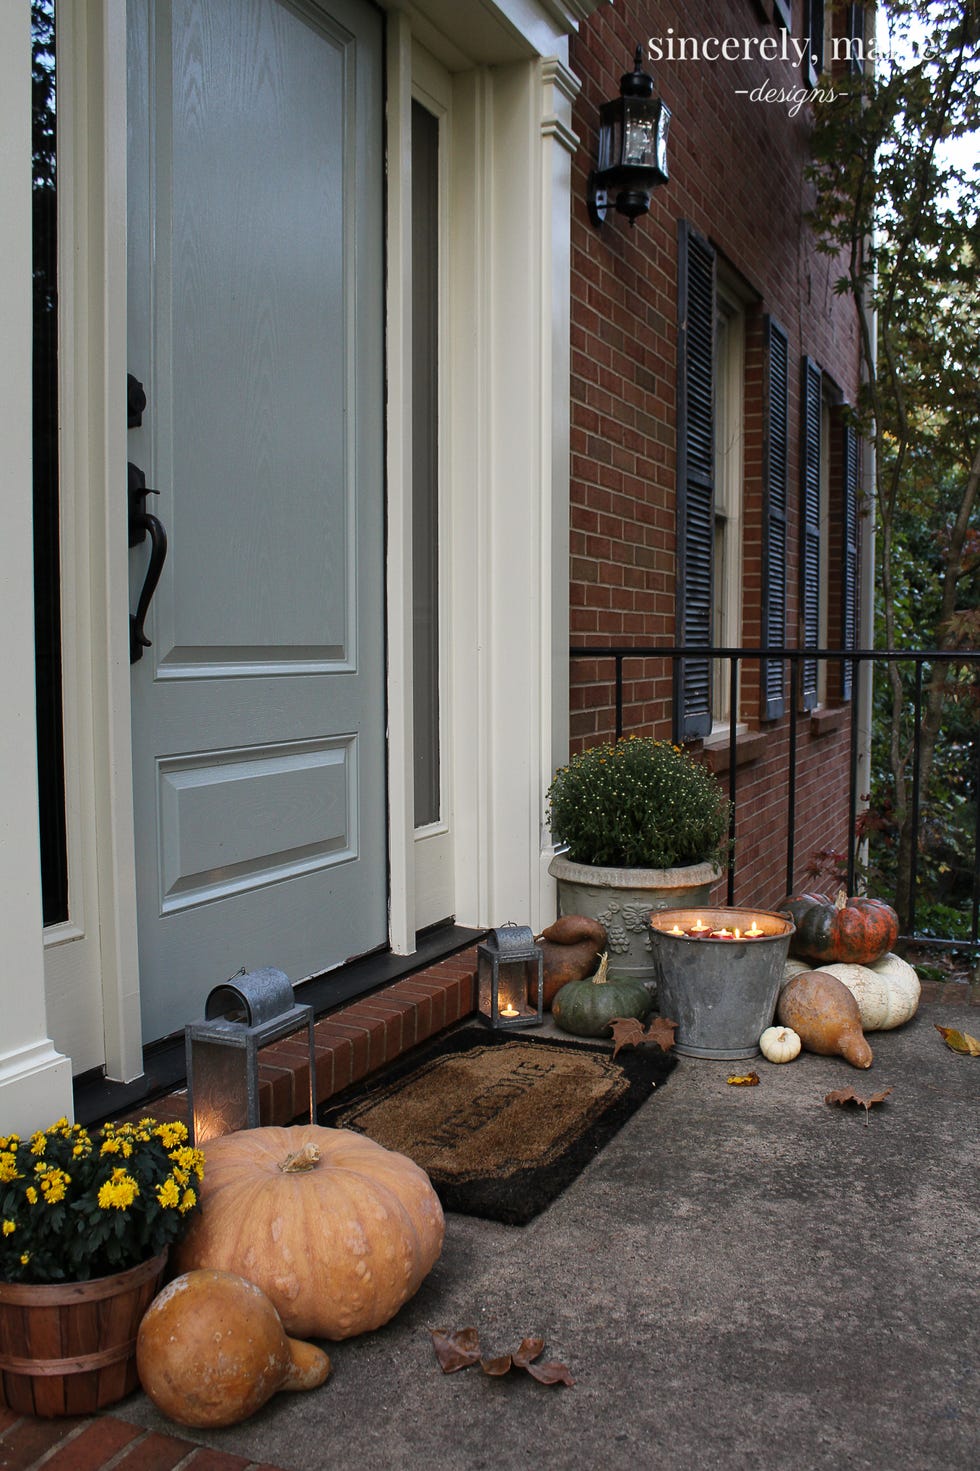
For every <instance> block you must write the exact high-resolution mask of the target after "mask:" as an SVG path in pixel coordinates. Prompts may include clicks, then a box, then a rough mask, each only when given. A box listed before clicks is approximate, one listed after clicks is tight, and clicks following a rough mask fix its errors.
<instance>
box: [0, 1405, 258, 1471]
mask: <svg viewBox="0 0 980 1471" xmlns="http://www.w3.org/2000/svg"><path fill="white" fill-rule="evenodd" d="M0 1466H3V1467H10V1468H12V1471H13V1468H16V1471H41V1468H42V1467H43V1471H102V1468H105V1471H109V1468H111V1471H178V1468H179V1471H279V1468H278V1467H275V1466H273V1465H272V1464H271V1463H270V1462H268V1461H263V1462H261V1463H260V1462H258V1461H249V1460H247V1459H246V1458H245V1457H243V1456H235V1455H231V1454H229V1453H228V1452H227V1451H217V1450H212V1449H210V1448H209V1447H207V1446H196V1445H195V1444H194V1442H193V1441H190V1440H183V1439H181V1438H180V1437H179V1436H175V1435H161V1434H160V1433H159V1432H158V1431H155V1430H144V1429H143V1428H142V1427H141V1426H139V1425H129V1424H128V1423H127V1422H126V1421H125V1420H117V1419H116V1418H115V1417H114V1416H112V1415H99V1416H97V1417H95V1418H84V1419H82V1418H79V1419H70V1418H69V1419H64V1420H35V1419H34V1418H33V1417H32V1416H30V1415H16V1414H14V1413H13V1411H11V1410H6V1409H3V1408H0Z"/></svg>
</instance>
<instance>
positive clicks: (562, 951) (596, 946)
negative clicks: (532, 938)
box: [527, 914, 606, 1011]
mask: <svg viewBox="0 0 980 1471" xmlns="http://www.w3.org/2000/svg"><path fill="white" fill-rule="evenodd" d="M605 943H606V931H605V927H604V926H603V925H601V924H600V923H599V921H598V920H597V919H590V918H589V917H588V915H585V914H563V915H562V916H561V918H560V919H556V920H555V922H554V924H551V925H549V926H548V928H547V929H546V930H542V931H541V935H540V938H539V940H538V944H539V945H540V947H541V954H542V957H543V959H544V984H543V992H542V994H543V997H544V1008H545V1010H546V1011H549V1010H550V1009H551V1003H552V1002H553V1001H554V999H555V997H556V996H557V995H558V992H559V991H560V990H561V989H562V987H563V986H567V985H568V983H569V982H570V981H581V980H584V979H585V977H586V976H590V975H591V974H592V972H593V971H594V970H595V967H596V960H597V958H598V956H599V953H600V952H601V950H602V949H603V947H604V946H605ZM527 995H528V1000H529V1001H530V1002H531V1003H532V1005H534V1006H536V1005H537V1004H538V994H537V976H536V975H535V976H534V977H532V978H529V980H528V992H527Z"/></svg>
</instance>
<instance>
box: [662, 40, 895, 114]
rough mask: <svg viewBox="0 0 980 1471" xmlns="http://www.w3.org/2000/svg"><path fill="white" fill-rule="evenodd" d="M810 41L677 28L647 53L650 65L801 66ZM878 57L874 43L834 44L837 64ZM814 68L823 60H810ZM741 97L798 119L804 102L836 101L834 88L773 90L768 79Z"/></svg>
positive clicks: (739, 91) (741, 91) (741, 89)
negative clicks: (700, 32)
mask: <svg viewBox="0 0 980 1471" xmlns="http://www.w3.org/2000/svg"><path fill="white" fill-rule="evenodd" d="M808 45H809V42H808V41H805V40H800V39H799V38H798V37H797V36H791V35H790V34H789V32H788V31H785V30H781V31H780V32H779V35H778V36H771V35H770V36H677V35H675V34H674V27H673V26H668V27H667V33H666V35H664V36H651V37H650V39H649V40H648V41H647V51H648V53H649V56H650V60H651V61H707V62H715V61H755V60H759V61H789V62H793V63H794V64H795V65H797V66H802V64H803V61H804V59H805V57H806V53H807V46H808ZM874 55H875V46H874V42H873V41H867V42H865V41H863V40H861V39H860V37H848V36H835V37H834V38H833V40H832V42H831V59H832V61H834V62H847V61H855V62H859V63H861V62H864V61H865V60H866V59H872V58H873V57H874ZM811 61H812V62H813V65H814V66H819V65H820V58H819V57H817V56H811ZM735 94H736V96H738V97H748V99H749V101H750V102H776V103H780V104H782V105H783V106H785V107H787V108H788V109H789V115H790V117H795V116H796V114H797V113H798V112H799V110H800V108H801V107H802V106H803V104H804V103H805V102H818V101H819V102H833V101H834V98H835V97H836V95H837V94H836V93H835V92H834V90H833V88H832V87H786V86H774V85H772V84H771V83H770V81H769V78H768V77H766V79H765V81H764V82H760V84H759V85H758V86H757V87H753V88H751V90H750V89H749V88H748V87H736V88H735Z"/></svg>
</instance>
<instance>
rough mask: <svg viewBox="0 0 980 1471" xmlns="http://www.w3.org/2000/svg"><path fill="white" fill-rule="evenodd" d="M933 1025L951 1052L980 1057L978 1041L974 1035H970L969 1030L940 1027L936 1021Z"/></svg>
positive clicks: (979, 1043)
mask: <svg viewBox="0 0 980 1471" xmlns="http://www.w3.org/2000/svg"><path fill="white" fill-rule="evenodd" d="M933 1026H934V1027H935V1028H936V1031H937V1032H938V1033H939V1035H940V1037H942V1039H943V1041H944V1042H945V1043H946V1046H947V1047H949V1048H951V1049H952V1051H953V1052H964V1053H966V1055H967V1056H968V1057H980V1042H978V1041H977V1039H976V1037H971V1036H970V1034H969V1032H958V1031H957V1030H956V1028H955V1027H941V1026H940V1025H939V1023H938V1022H934V1023H933Z"/></svg>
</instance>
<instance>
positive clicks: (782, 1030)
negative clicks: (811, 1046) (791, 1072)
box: [759, 1027, 803, 1062]
mask: <svg viewBox="0 0 980 1471" xmlns="http://www.w3.org/2000/svg"><path fill="white" fill-rule="evenodd" d="M802 1045H803V1044H802V1042H801V1041H800V1038H799V1036H798V1034H797V1033H796V1032H794V1031H793V1028H792V1027H766V1030H765V1031H764V1032H763V1034H762V1036H761V1037H760V1038H759V1051H760V1052H761V1053H762V1055H763V1057H764V1058H765V1059H766V1061H767V1062H792V1061H793V1058H794V1057H799V1055H800V1048H801V1047H802Z"/></svg>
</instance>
